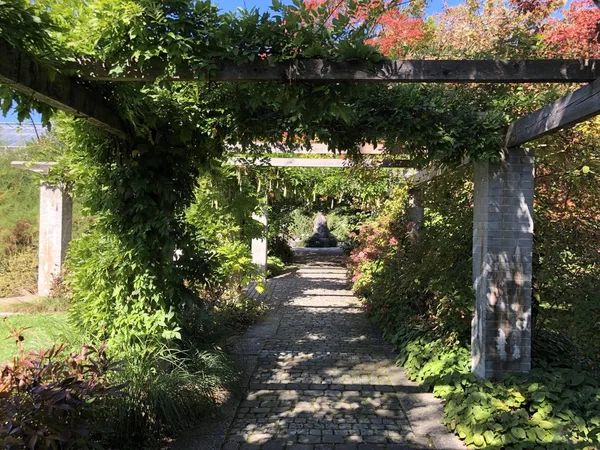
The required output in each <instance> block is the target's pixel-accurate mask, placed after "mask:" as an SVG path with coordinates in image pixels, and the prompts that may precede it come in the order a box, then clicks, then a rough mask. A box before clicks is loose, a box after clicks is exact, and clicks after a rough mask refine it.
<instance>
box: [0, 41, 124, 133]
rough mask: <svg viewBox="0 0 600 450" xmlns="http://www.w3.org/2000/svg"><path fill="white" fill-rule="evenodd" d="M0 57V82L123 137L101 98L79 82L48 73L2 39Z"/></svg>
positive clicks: (44, 68) (47, 70)
mask: <svg viewBox="0 0 600 450" xmlns="http://www.w3.org/2000/svg"><path fill="white" fill-rule="evenodd" d="M0 55H2V56H1V57H0V83H2V84H5V85H6V86H8V87H10V88H12V89H14V90H15V91H18V92H21V93H22V94H25V95H27V96H30V97H32V98H34V99H36V100H38V101H40V102H42V103H45V104H47V105H50V106H52V107H54V108H56V109H59V110H61V111H65V112H67V113H69V114H71V115H73V116H75V117H78V118H81V119H84V120H87V121H88V122H90V123H92V124H93V125H95V126H97V127H99V128H102V129H104V130H106V131H108V132H110V133H113V134H116V135H119V136H121V137H125V136H126V133H125V131H124V128H123V125H122V124H121V122H120V121H119V119H118V117H117V115H116V114H115V113H114V111H112V110H111V109H110V108H109V107H108V106H107V105H106V104H105V103H104V101H103V100H104V99H103V98H102V97H100V96H98V95H97V94H96V93H95V92H94V91H93V90H91V89H89V88H87V87H86V86H84V85H83V84H82V83H81V82H80V81H78V80H76V79H72V78H69V77H66V76H64V75H61V74H60V73H52V74H51V73H50V70H51V69H48V68H47V67H44V66H43V65H41V64H38V63H37V62H36V61H35V60H34V59H33V58H31V57H30V56H28V55H26V54H25V53H23V52H20V51H18V50H16V49H14V48H12V47H11V46H10V45H9V44H8V43H7V42H6V41H4V40H3V39H0Z"/></svg>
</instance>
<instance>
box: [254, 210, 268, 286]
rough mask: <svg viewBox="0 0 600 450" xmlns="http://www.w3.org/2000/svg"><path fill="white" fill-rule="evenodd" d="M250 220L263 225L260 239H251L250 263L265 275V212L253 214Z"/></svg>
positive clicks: (266, 249) (266, 220) (266, 223)
mask: <svg viewBox="0 0 600 450" xmlns="http://www.w3.org/2000/svg"><path fill="white" fill-rule="evenodd" d="M252 218H253V219H254V220H257V221H259V222H260V223H262V224H263V226H264V229H263V235H262V236H261V237H260V238H256V239H252V262H253V263H254V264H256V265H257V266H258V267H259V268H260V270H261V272H262V273H263V274H264V275H266V274H267V251H268V248H267V231H268V219H267V212H266V210H265V209H264V208H263V210H262V213H261V214H257V213H253V214H252Z"/></svg>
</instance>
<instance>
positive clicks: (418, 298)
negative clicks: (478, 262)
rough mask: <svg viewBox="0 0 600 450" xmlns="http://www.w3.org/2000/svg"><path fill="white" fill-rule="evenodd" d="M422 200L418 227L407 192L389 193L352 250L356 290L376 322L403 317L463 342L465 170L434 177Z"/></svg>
mask: <svg viewBox="0 0 600 450" xmlns="http://www.w3.org/2000/svg"><path fill="white" fill-rule="evenodd" d="M424 199H425V200H424V206H425V215H424V218H423V223H422V226H421V228H420V229H418V230H416V229H415V228H414V227H415V224H414V223H413V222H411V220H410V218H409V217H408V215H407V211H408V204H407V201H408V197H407V192H406V189H398V190H397V191H396V192H395V193H394V195H393V196H392V197H391V199H390V200H389V201H388V202H387V203H386V204H385V205H384V209H383V212H382V214H381V215H380V216H379V218H378V220H377V222H376V223H373V224H367V225H364V226H363V228H361V232H360V233H359V234H358V236H357V237H356V239H357V240H358V244H359V245H358V246H357V247H354V249H353V250H352V253H351V255H350V261H351V266H350V267H351V277H352V280H353V283H354V289H355V291H357V292H358V293H360V295H362V296H365V297H366V301H367V306H368V308H370V309H372V310H373V311H374V314H376V315H377V316H378V320H382V321H383V322H393V321H395V320H397V318H398V317H404V318H405V320H406V321H408V322H409V323H422V324H429V326H431V327H432V328H434V329H435V330H436V331H437V332H439V333H440V334H441V335H445V336H446V337H447V338H448V339H462V340H468V337H469V335H470V317H471V311H472V303H473V294H472V290H471V287H470V285H471V279H470V274H471V242H472V240H471V239H472V238H471V236H472V210H471V203H472V185H471V183H470V182H469V181H467V170H466V169H462V170H458V171H456V172H455V173H454V174H452V175H448V176H444V177H440V178H439V179H437V180H436V181H435V182H433V183H432V184H431V185H430V186H428V187H427V189H426V190H425V192H424ZM392 241H393V242H394V244H393V245H392V244H391V242H392ZM465 255H466V256H465ZM424 326H425V325H424Z"/></svg>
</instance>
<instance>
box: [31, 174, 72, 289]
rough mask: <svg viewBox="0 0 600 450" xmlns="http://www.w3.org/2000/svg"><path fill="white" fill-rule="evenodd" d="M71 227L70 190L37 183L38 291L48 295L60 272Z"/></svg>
mask: <svg viewBox="0 0 600 450" xmlns="http://www.w3.org/2000/svg"><path fill="white" fill-rule="evenodd" d="M72 229H73V199H72V198H71V195H70V194H69V192H66V191H65V190H64V189H62V188H59V187H57V186H54V185H52V184H49V183H45V182H42V183H41V184H40V239H39V240H40V242H39V246H40V248H39V263H38V294H39V295H48V294H50V289H51V287H52V283H53V282H54V279H55V278H56V277H58V276H59V275H60V272H61V269H62V264H63V262H64V260H65V256H66V254H67V248H68V246H69V242H71V233H72Z"/></svg>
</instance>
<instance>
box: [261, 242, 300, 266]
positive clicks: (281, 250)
mask: <svg viewBox="0 0 600 450" xmlns="http://www.w3.org/2000/svg"><path fill="white" fill-rule="evenodd" d="M267 247H268V249H269V256H271V257H274V258H278V259H279V260H281V261H282V262H284V263H290V262H292V260H293V259H294V252H293V251H292V247H290V244H289V243H288V240H287V239H286V238H285V237H283V236H270V237H269V241H268V243H267Z"/></svg>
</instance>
